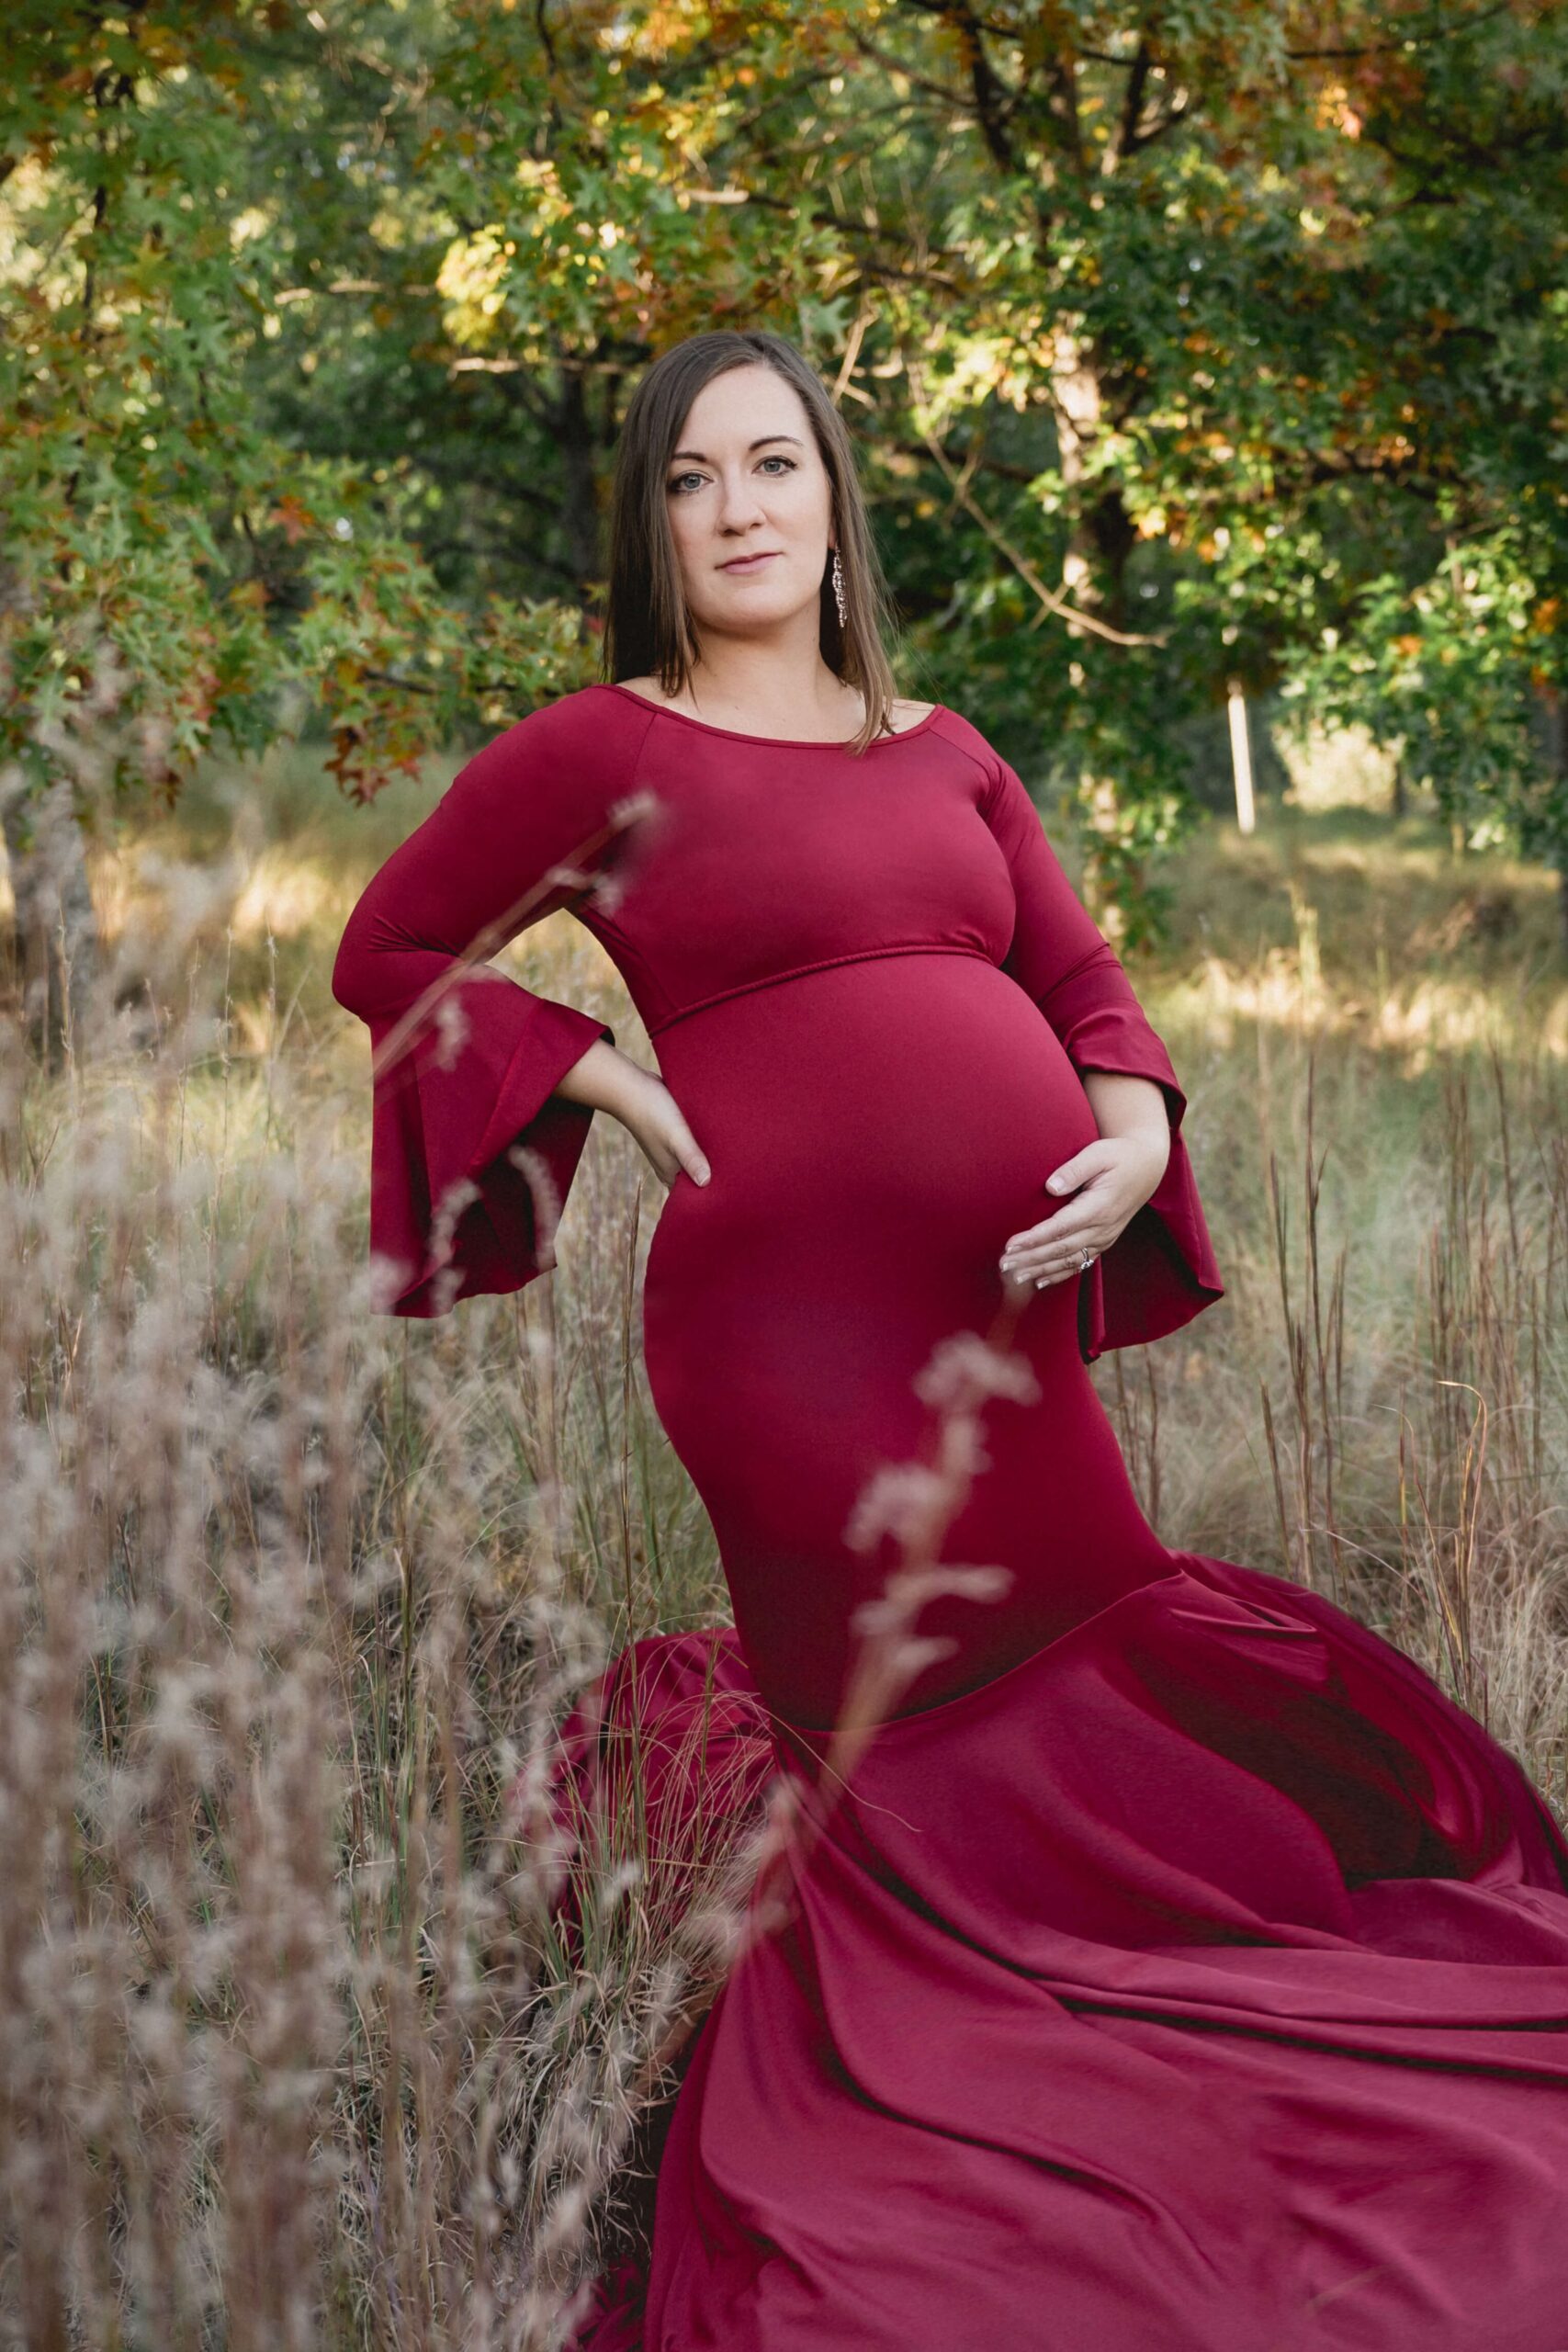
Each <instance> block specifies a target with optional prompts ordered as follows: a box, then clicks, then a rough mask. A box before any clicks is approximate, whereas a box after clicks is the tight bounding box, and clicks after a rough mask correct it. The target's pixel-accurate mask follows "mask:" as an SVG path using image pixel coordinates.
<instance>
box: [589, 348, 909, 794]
mask: <svg viewBox="0 0 1568 2352" xmlns="http://www.w3.org/2000/svg"><path fill="white" fill-rule="evenodd" d="M759 361H760V362H761V364H762V365H763V366H764V367H767V368H773V370H774V371H775V373H776V374H778V375H780V376H782V377H783V378H784V380H785V382H786V383H789V384H793V385H794V387H795V390H796V391H797V392H798V393H799V394H800V397H801V400H802V401H803V403H804V404H805V408H806V413H807V416H808V417H809V418H810V420H811V430H812V433H813V435H814V436H815V438H816V442H817V447H818V450H819V451H820V452H821V457H822V462H823V464H824V466H825V467H826V468H827V469H828V480H829V483H830V485H831V489H832V500H833V505H832V518H833V526H834V532H835V536H836V537H837V540H838V548H839V558H840V564H841V567H842V571H843V583H844V605H845V617H844V621H843V624H842V626H841V627H840V621H839V607H838V603H837V600H836V599H835V597H834V594H833V588H832V580H831V573H832V564H831V562H830V561H829V564H828V565H827V566H826V567H825V569H824V571H823V574H822V588H821V596H820V632H821V634H820V639H819V642H820V644H821V648H822V658H823V660H824V661H825V662H827V664H828V666H829V669H830V670H832V671H833V672H834V673H835V674H836V675H837V676H839V677H840V678H842V679H843V680H844V682H845V684H848V685H852V686H856V687H858V688H859V690H860V694H861V697H862V699H863V702H864V704H865V718H864V720H863V724H862V726H861V729H860V731H859V733H858V734H857V735H855V736H854V737H853V739H852V741H851V743H850V746H849V748H850V749H851V750H852V751H854V752H863V751H864V750H865V748H866V746H867V745H868V744H869V743H872V742H874V741H875V740H876V738H877V737H878V736H879V735H882V734H885V733H891V732H893V731H894V729H893V692H894V684H893V670H892V665H891V664H890V662H889V661H888V659H887V654H886V650H885V645H884V639H885V637H890V636H891V635H892V633H893V623H892V613H891V608H890V605H889V601H888V595H887V589H886V582H885V581H884V578H883V574H882V567H881V565H880V563H879V562H878V560H877V554H876V546H875V542H874V539H873V537H872V534H871V521H870V517H869V516H868V515H867V513H866V507H865V498H864V494H863V492H862V490H861V486H860V481H859V478H858V476H857V474H856V472H855V461H854V448H853V445H852V442H851V440H850V436H849V434H848V432H847V431H846V430H845V427H844V422H843V419H842V418H841V417H840V414H839V412H838V410H837V409H836V408H835V407H834V406H833V403H832V401H831V400H830V399H829V395H828V390H827V387H826V386H825V385H824V384H823V382H822V379H821V378H820V377H819V376H818V373H817V371H816V369H815V368H813V367H812V366H811V364H810V362H809V360H807V358H806V357H805V356H804V355H803V354H802V353H801V352H799V351H797V350H796V348H795V345H794V344H793V343H790V342H788V341H787V340H786V338H785V337H784V335H782V334H772V333H771V332H770V331H769V330H767V329H766V328H755V329H748V330H745V331H742V330H739V329H736V328H730V327H721V328H716V329H714V330H713V331H712V332H711V333H709V334H694V335H688V336H687V337H686V338H685V339H684V341H683V342H681V343H677V344H672V345H671V347H670V349H669V350H668V351H663V352H660V356H659V357H658V358H657V359H656V360H655V361H654V362H653V365H652V366H651V368H649V370H648V372H647V374H646V375H645V376H644V377H643V379H642V380H641V382H640V383H639V384H638V385H637V390H636V391H635V392H634V393H633V394H632V397H631V400H630V401H629V402H628V403H627V406H626V419H625V422H624V424H622V427H621V438H620V445H619V447H618V449H617V451H616V456H615V484H614V488H613V490H612V493H611V502H610V582H609V593H608V596H607V598H606V602H605V613H604V642H603V649H602V655H601V667H602V670H603V673H604V677H605V679H606V680H608V681H609V682H610V683H611V684H615V682H616V681H618V680H619V679H622V678H634V677H640V676H649V677H657V679H658V681H659V684H660V690H661V691H662V692H663V693H664V694H666V695H678V694H679V693H680V692H681V691H682V687H683V686H684V685H685V684H686V681H687V679H688V677H689V676H690V674H691V671H692V668H693V665H694V662H696V659H697V654H698V646H697V640H696V635H695V632H694V629H693V627H692V618H691V614H690V612H689V611H688V609H687V605H686V599H685V594H684V592H683V590H682V582H681V566H680V562H679V560H678V558H677V556H676V553H675V544H674V540H673V538H672V537H671V530H670V516H669V511H668V508H667V506H666V503H665V483H666V481H667V479H668V473H669V466H670V458H671V452H672V451H673V449H674V448H675V447H676V444H677V442H678V441H679V439H680V435H681V431H682V426H683V425H684V424H685V422H686V418H687V416H688V414H689V413H690V411H691V406H692V402H693V401H694V400H695V399H696V396H697V394H698V393H699V392H700V391H701V390H702V389H703V386H704V385H705V384H708V383H711V382H712V381H713V379H714V378H715V377H716V376H722V375H723V374H724V373H725V371H726V370H727V369H728V368H747V367H754V366H756V365H757V364H758V362H759Z"/></svg>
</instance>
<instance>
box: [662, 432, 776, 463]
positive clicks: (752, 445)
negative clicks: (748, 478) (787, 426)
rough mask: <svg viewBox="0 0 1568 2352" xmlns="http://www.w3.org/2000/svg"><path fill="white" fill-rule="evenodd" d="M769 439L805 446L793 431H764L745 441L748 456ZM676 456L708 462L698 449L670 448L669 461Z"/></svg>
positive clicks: (765, 444)
mask: <svg viewBox="0 0 1568 2352" xmlns="http://www.w3.org/2000/svg"><path fill="white" fill-rule="evenodd" d="M770 441H794V442H795V447H796V448H797V449H799V448H802V447H804V446H805V445H804V443H802V442H801V441H800V440H798V439H797V438H796V436H795V434H793V433H764V434H763V435H762V437H761V440H760V441H748V442H747V444H746V452H747V455H748V456H750V453H751V451H752V450H753V449H765V448H766V447H767V445H768V443H769V442H770ZM670 458H671V464H673V463H674V461H675V459H676V458H698V459H699V460H700V462H701V463H702V464H703V465H706V464H707V463H708V462H709V460H708V459H707V458H705V457H704V455H703V452H702V451H701V450H700V449H671V452H670Z"/></svg>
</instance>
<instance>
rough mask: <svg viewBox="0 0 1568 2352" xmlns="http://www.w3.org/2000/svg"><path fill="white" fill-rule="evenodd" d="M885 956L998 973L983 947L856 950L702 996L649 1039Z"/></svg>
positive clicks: (652, 1030)
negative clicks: (958, 959)
mask: <svg viewBox="0 0 1568 2352" xmlns="http://www.w3.org/2000/svg"><path fill="white" fill-rule="evenodd" d="M883 956H975V957H976V958H977V959H978V961H979V962H980V963H982V964H989V965H990V967H991V968H992V970H993V971H998V970H999V969H1000V967H999V965H998V964H997V962H996V959H995V958H994V957H993V956H988V955H987V953H986V950H985V949H984V948H983V947H964V946H960V945H959V944H957V943H956V942H946V943H942V944H925V943H923V942H914V943H911V944H907V945H904V946H897V947H856V948H852V949H851V950H850V952H849V953H848V954H847V955H844V956H822V957H821V958H820V959H819V961H818V962H817V963H815V964H795V965H792V966H791V967H790V968H789V970H788V971H784V972H765V973H764V974H763V975H762V977H761V978H760V979H755V980H742V981H741V982H740V983H739V986H738V987H736V988H732V989H719V990H718V992H717V994H716V995H715V996H705V997H702V998H700V999H699V1000H698V1001H697V1002H696V1003H695V1004H683V1005H682V1006H681V1008H680V1009H679V1011H678V1012H669V1013H666V1014H665V1016H664V1018H663V1020H662V1021H655V1022H652V1023H647V1024H645V1025H646V1027H647V1030H648V1035H649V1037H658V1036H660V1035H662V1034H663V1032H664V1031H665V1030H666V1029H672V1028H673V1027H674V1026H675V1023H676V1022H677V1021H689V1020H690V1019H691V1017H692V1015H693V1013H694V1012H708V1011H709V1010H710V1009H711V1008H712V1007H713V1006H714V1005H716V1004H728V1002H729V1001H730V999H731V998H732V997H738V996H753V995H755V993H756V991H757V990H758V989H775V988H780V987H782V986H783V985H784V982H785V981H786V980H804V979H809V978H810V977H811V975H812V974H813V973H814V972H831V971H835V970H837V968H838V967H840V965H842V964H873V963H876V962H878V961H879V960H880V959H881V958H882V957H883Z"/></svg>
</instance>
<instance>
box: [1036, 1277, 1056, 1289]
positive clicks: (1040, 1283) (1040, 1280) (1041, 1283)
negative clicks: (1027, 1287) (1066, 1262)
mask: <svg viewBox="0 0 1568 2352" xmlns="http://www.w3.org/2000/svg"><path fill="white" fill-rule="evenodd" d="M1052 1279H1053V1278H1052V1276H1051V1275H1049V1274H1036V1275H1035V1277H1034V1287H1035V1289H1036V1290H1043V1289H1044V1287H1045V1285H1046V1283H1048V1282H1050V1281H1051V1280H1052Z"/></svg>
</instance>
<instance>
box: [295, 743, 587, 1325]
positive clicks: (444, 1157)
mask: <svg viewBox="0 0 1568 2352" xmlns="http://www.w3.org/2000/svg"><path fill="white" fill-rule="evenodd" d="M570 700H571V698H570V697H566V698H563V700H562V701H561V702H559V703H557V704H554V705H551V706H547V707H544V708H542V709H540V710H538V711H536V712H534V713H533V714H531V716H530V717H529V718H525V719H524V720H522V721H521V722H520V723H519V724H518V725H517V726H515V727H512V728H509V729H507V731H506V732H505V733H504V734H502V735H501V736H498V737H497V738H496V740H495V741H493V742H491V744H489V745H488V746H487V747H486V749H485V750H484V751H482V752H479V755H478V757H477V758H475V759H473V760H471V761H470V762H469V763H468V765H467V766H466V767H465V768H464V769H463V770H462V771H461V773H460V774H459V775H457V778H456V780H455V781H454V782H453V784H452V785H451V786H449V788H448V790H447V791H446V795H445V797H443V798H442V800H441V801H440V803H439V805H438V806H437V807H436V808H435V809H434V811H433V812H432V814H431V815H430V816H429V817H427V818H426V820H424V822H423V824H422V825H421V826H420V827H419V828H418V829H417V831H414V832H413V833H412V834H411V835H410V837H409V839H408V840H407V841H406V842H404V843H403V844H402V846H401V848H400V849H398V850H396V851H395V852H394V853H393V854H392V855H391V857H389V859H388V861H387V863H386V864H385V865H383V866H382V867H381V869H380V871H379V873H378V874H377V875H376V876H375V877H374V879H373V880H372V881H371V882H370V884H369V886H368V887H367V889H366V891H365V893H364V895H363V897H362V898H361V899H359V902H358V904H357V905H356V906H355V910H354V911H353V913H352V914H351V915H350V917H349V920H348V924H347V927H346V929H345V930H344V935H343V940H342V944H341V945H340V947H339V949H338V954H337V960H336V963H335V965H334V967H333V995H334V996H335V997H336V999H337V1001H338V1002H339V1003H340V1004H341V1005H343V1006H344V1007H345V1009H346V1010H347V1011H349V1012H354V1013H356V1014H357V1015H358V1016H359V1018H360V1019H361V1020H362V1021H363V1022H365V1023H366V1024H367V1027H368V1029H369V1031H370V1041H371V1048H372V1070H373V1085H374V1107H373V1113H372V1136H371V1171H370V1247H371V1251H372V1256H373V1259H374V1261H375V1271H376V1281H377V1300H376V1303H377V1305H378V1307H379V1308H380V1309H381V1310H382V1311H383V1312H386V1313H389V1314H392V1315H400V1316H413V1317H431V1316H437V1315H443V1314H445V1313H446V1311H447V1310H448V1308H449V1307H451V1306H452V1305H453V1304H454V1303H455V1302H456V1301H457V1300H458V1299H460V1298H468V1297H470V1296H472V1295H475V1294H476V1293H479V1292H506V1291H514V1290H519V1289H521V1288H522V1286H523V1285H524V1283H528V1282H531V1281H532V1280H533V1279H534V1278H535V1276H536V1275H537V1274H539V1273H541V1272H544V1271H546V1270H547V1268H549V1267H551V1266H553V1265H554V1264H555V1262H556V1260H555V1237H556V1228H557V1226H558V1223H559V1219H560V1215H561V1212H562V1209H563V1208H564V1206H565V1204H566V1198H567V1194H568V1193H569V1192H570V1187H571V1182H572V1178H573V1176H574V1174H575V1173H576V1170H577V1165H578V1162H579V1160H580V1159H581V1156H582V1150H583V1147H584V1145H585V1144H586V1142H587V1140H588V1134H589V1129H590V1126H591V1125H592V1115H593V1114H592V1109H591V1107H590V1106H588V1105H586V1104H583V1103H573V1102H569V1101H568V1100H566V1098H565V1097H564V1096H561V1095H558V1094H557V1092H556V1091H555V1090H556V1088H557V1087H558V1085H559V1083H560V1081H561V1080H562V1079H563V1078H564V1077H565V1075H566V1073H567V1071H568V1070H569V1069H571V1068H572V1066H573V1064H574V1063H576V1062H578V1061H580V1060H581V1057H582V1056H583V1055H584V1054H585V1053H586V1052H587V1051H588V1048H589V1046H592V1045H593V1044H594V1043H596V1041H597V1040H598V1039H599V1038H601V1037H604V1038H606V1039H608V1040H609V1041H610V1043H612V1044H614V1042H615V1032H614V1030H613V1029H612V1028H611V1026H610V1024H609V1023H607V1022H604V1021H598V1020H595V1019H593V1018H592V1016H591V1015H589V1014H587V1013H585V1012H579V1011H578V1010H577V1008H576V1007H575V1006H572V1005H570V1004H559V1003H557V1002H556V1001H554V1000H553V999H551V998H549V997H546V996H540V995H538V994H536V992H535V991H534V990H532V989H527V988H524V987H522V986H520V985H519V984H518V983H517V982H516V981H514V980H512V979H509V978H506V977H505V976H504V975H503V974H502V973H501V972H498V971H497V970H495V969H494V967H492V966H491V965H489V964H488V963H487V962H486V961H485V960H484V959H485V957H486V956H489V955H491V954H493V953H494V952H495V950H496V949H497V948H499V947H501V946H502V945H503V944H505V942H506V941H507V940H508V939H510V938H513V937H514V936H515V934H516V933H518V932H520V931H522V930H524V929H525V928H526V927H527V926H528V925H529V924H531V923H533V922H537V921H539V920H540V918H541V917H543V916H544V915H547V914H549V913H551V912H553V911H554V910H556V909H557V908H559V907H566V906H572V907H575V906H576V905H577V904H578V903H579V901H580V900H581V899H582V898H583V897H584V896H586V895H587V894H588V893H590V892H591V891H592V889H593V888H595V887H596V886H597V884H598V882H599V880H600V878H601V877H602V876H603V875H604V873H605V872H607V871H608V870H609V869H610V867H611V866H612V865H613V864H614V862H615V847H616V843H617V841H618V840H619V838H620V833H621V831H622V830H624V812H623V820H617V815H616V812H615V809H612V808H611V806H610V805H609V804H610V801H611V800H612V798H613V794H612V793H611V791H610V790H609V788H608V787H609V785H610V783H611V782H612V781H613V779H610V778H607V777H606V775H605V774H604V771H605V768H606V765H607V764H612V763H608V762H607V760H606V756H605V746H604V742H603V741H600V742H599V743H598V744H597V745H595V744H594V743H593V742H592V741H584V740H583V730H582V729H581V723H578V724H576V725H573V724H572V723H570V722H571V720H572V718H573V716H574V715H573V714H572V713H571V711H570Z"/></svg>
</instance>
